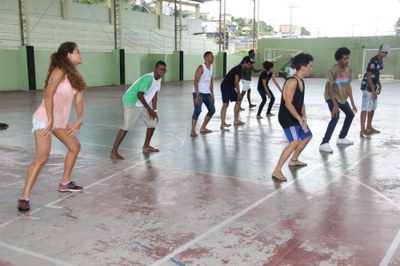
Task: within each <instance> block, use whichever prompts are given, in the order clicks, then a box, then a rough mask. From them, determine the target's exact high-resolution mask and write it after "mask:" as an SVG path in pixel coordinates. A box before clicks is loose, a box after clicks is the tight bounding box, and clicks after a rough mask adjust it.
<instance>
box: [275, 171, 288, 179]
mask: <svg viewBox="0 0 400 266" xmlns="http://www.w3.org/2000/svg"><path fill="white" fill-rule="evenodd" d="M272 178H273V179H276V180H278V181H282V182H285V181H287V179H286V177H285V176H284V175H283V173H282V172H281V171H274V172H273V173H272Z"/></svg>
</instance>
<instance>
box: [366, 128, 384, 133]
mask: <svg viewBox="0 0 400 266" xmlns="http://www.w3.org/2000/svg"><path fill="white" fill-rule="evenodd" d="M367 132H368V133H369V134H376V133H381V131H379V130H377V129H376V128H373V127H371V128H367Z"/></svg>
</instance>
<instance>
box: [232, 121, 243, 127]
mask: <svg viewBox="0 0 400 266" xmlns="http://www.w3.org/2000/svg"><path fill="white" fill-rule="evenodd" d="M233 124H234V125H235V126H242V125H244V124H246V123H245V122H243V121H240V120H237V121H235V122H234V123H233Z"/></svg>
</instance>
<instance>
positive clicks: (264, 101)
mask: <svg viewBox="0 0 400 266" xmlns="http://www.w3.org/2000/svg"><path fill="white" fill-rule="evenodd" d="M267 89H268V91H269V94H271V99H270V100H269V104H268V109H267V114H270V113H271V109H272V106H273V105H274V102H275V96H274V94H273V93H272V91H271V90H270V89H269V87H268V86H267ZM258 93H260V96H261V99H262V101H261V103H260V106H259V107H258V112H257V115H261V112H262V109H263V108H264V105H265V103H266V102H267V92H266V91H265V90H264V88H262V89H258Z"/></svg>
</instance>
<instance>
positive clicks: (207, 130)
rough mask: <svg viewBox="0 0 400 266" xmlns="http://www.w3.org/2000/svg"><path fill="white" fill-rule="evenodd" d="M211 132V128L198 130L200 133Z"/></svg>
mask: <svg viewBox="0 0 400 266" xmlns="http://www.w3.org/2000/svg"><path fill="white" fill-rule="evenodd" d="M211 132H212V130H209V129H206V130H200V133H201V134H208V133H211Z"/></svg>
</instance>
